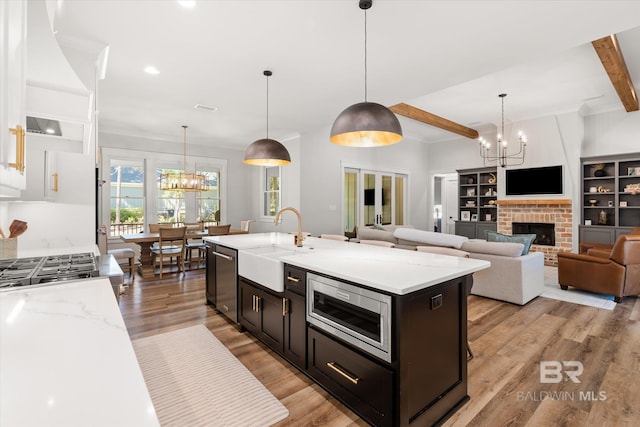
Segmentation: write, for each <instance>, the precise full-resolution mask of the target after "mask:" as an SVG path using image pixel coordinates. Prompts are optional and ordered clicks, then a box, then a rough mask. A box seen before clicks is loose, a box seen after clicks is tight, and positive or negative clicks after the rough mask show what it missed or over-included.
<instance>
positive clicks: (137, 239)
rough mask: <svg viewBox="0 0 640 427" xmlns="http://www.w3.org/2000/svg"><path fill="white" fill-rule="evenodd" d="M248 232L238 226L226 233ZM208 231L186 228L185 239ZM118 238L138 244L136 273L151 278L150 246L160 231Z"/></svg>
mask: <svg viewBox="0 0 640 427" xmlns="http://www.w3.org/2000/svg"><path fill="white" fill-rule="evenodd" d="M247 233H248V232H247V231H245V230H240V229H238V228H231V229H229V233H227V234H247ZM208 235H209V233H208V232H207V231H206V230H205V231H201V230H187V234H186V238H187V239H201V238H203V237H205V236H208ZM120 240H122V241H123V242H125V243H135V244H137V245H138V246H140V257H139V258H138V261H139V263H138V273H140V275H141V276H142V277H143V278H144V279H153V278H154V277H155V272H154V267H153V256H152V252H151V247H152V246H153V244H154V243H156V242H159V241H160V233H128V234H121V235H120Z"/></svg>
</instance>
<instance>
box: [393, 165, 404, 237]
mask: <svg viewBox="0 0 640 427" xmlns="http://www.w3.org/2000/svg"><path fill="white" fill-rule="evenodd" d="M395 187H396V188H395V190H396V193H395V208H396V221H395V223H396V225H403V224H404V177H402V176H396V186H395Z"/></svg>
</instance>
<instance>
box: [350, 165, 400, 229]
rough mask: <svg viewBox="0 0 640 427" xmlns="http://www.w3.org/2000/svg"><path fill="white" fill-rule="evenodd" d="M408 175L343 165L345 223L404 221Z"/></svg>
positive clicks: (394, 222) (390, 222)
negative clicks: (344, 166)
mask: <svg viewBox="0 0 640 427" xmlns="http://www.w3.org/2000/svg"><path fill="white" fill-rule="evenodd" d="M406 189H407V175H406V174H400V173H393V172H383V171H376V170H369V169H356V168H345V169H344V198H343V200H344V205H343V212H344V227H345V231H351V230H352V229H353V227H354V226H355V225H359V226H363V225H373V224H380V225H385V224H395V225H402V224H404V221H405V206H406V194H407V190H406Z"/></svg>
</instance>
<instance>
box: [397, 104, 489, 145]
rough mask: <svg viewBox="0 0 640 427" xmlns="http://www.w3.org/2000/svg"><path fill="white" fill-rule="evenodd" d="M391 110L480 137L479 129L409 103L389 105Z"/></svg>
mask: <svg viewBox="0 0 640 427" xmlns="http://www.w3.org/2000/svg"><path fill="white" fill-rule="evenodd" d="M389 109H390V110H391V111H393V112H394V113H396V114H399V115H401V116H404V117H408V118H410V119H413V120H417V121H419V122H423V123H426V124H428V125H431V126H435V127H437V128H440V129H444V130H446V131H449V132H453V133H455V134H458V135H462V136H466V137H467V138H471V139H478V131H477V130H475V129H471V128H468V127H466V126H463V125H461V124H459V123H456V122H452V121H451V120H448V119H445V118H444V117H440V116H436V115H435V114H431V113H429V112H427V111H424V110H421V109H419V108H416V107H413V106H411V105H409V104H404V103H400V104H396V105H392V106H391V107H389Z"/></svg>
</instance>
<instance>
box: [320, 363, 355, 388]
mask: <svg viewBox="0 0 640 427" xmlns="http://www.w3.org/2000/svg"><path fill="white" fill-rule="evenodd" d="M327 366H328V367H330V368H331V369H333V370H334V371H336V372H337V373H339V374H340V375H342V376H343V377H345V378H346V379H348V380H349V381H351V382H352V383H353V384H358V381H360V378H358V377H355V378H354V377H352V376H351V375H349V374H348V373H347V372H346V371H345V370H344V369H343V368H341V367H340V365H338V364H336V362H327Z"/></svg>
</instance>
